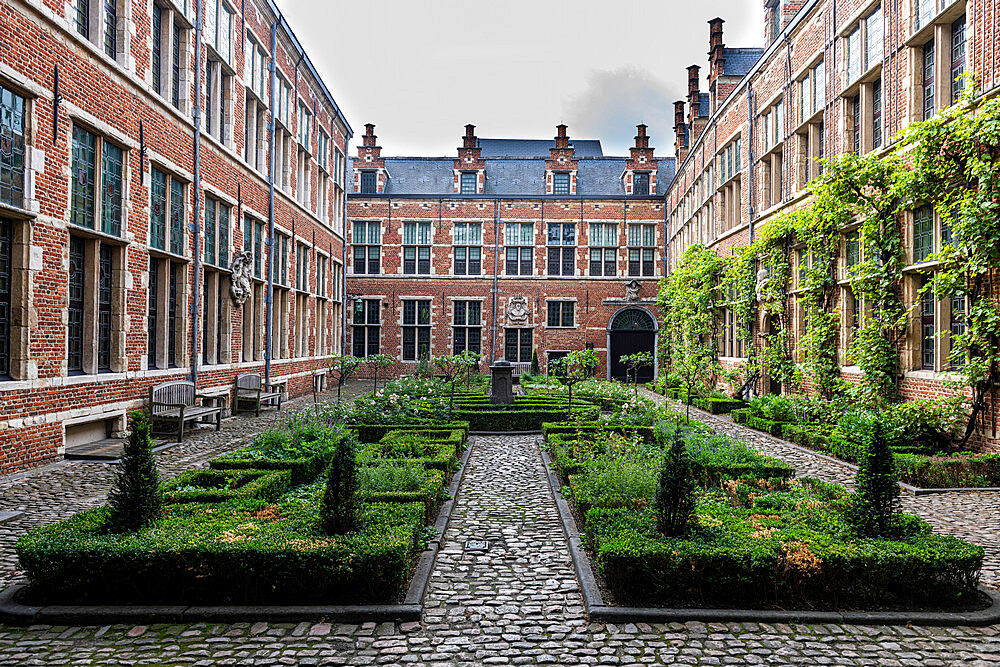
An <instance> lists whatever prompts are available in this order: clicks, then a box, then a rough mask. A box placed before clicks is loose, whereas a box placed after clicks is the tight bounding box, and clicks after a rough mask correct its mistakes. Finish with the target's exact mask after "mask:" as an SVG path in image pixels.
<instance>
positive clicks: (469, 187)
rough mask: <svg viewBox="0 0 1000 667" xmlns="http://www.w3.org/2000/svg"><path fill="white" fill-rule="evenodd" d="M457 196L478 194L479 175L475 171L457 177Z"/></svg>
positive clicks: (464, 172) (462, 173) (465, 172)
mask: <svg viewBox="0 0 1000 667" xmlns="http://www.w3.org/2000/svg"><path fill="white" fill-rule="evenodd" d="M458 187H459V190H458V191H459V194H463V195H475V194H479V174H478V173H477V172H475V171H463V172H461V175H460V176H459V186H458Z"/></svg>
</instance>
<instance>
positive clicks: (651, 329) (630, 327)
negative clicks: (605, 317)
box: [608, 307, 657, 382]
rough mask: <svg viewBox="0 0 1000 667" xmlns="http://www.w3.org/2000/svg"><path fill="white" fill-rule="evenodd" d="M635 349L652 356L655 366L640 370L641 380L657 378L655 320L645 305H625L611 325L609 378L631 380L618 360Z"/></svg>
mask: <svg viewBox="0 0 1000 667" xmlns="http://www.w3.org/2000/svg"><path fill="white" fill-rule="evenodd" d="M636 352H649V353H650V354H652V355H653V359H654V362H653V365H652V366H647V367H645V368H640V369H639V382H651V381H652V380H653V378H654V377H656V361H655V359H656V358H657V353H656V319H655V318H654V317H653V314H652V313H650V312H649V311H648V310H646V309H645V308H637V307H631V308H623V309H622V310H619V311H618V312H617V313H615V314H614V317H612V318H611V323H610V324H609V326H608V379H609V380H610V379H614V380H623V381H627V380H630V379H631V378H629V377H628V368H626V366H625V364H623V363H622V362H621V361H619V359H621V358H622V357H623V356H624V355H626V354H634V353H636Z"/></svg>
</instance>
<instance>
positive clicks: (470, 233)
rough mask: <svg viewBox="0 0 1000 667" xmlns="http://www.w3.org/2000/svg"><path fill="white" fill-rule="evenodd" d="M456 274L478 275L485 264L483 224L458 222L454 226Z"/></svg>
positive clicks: (453, 240) (453, 247)
mask: <svg viewBox="0 0 1000 667" xmlns="http://www.w3.org/2000/svg"><path fill="white" fill-rule="evenodd" d="M452 234H453V239H452V243H453V245H452V253H453V255H454V261H455V275H456V276H478V275H479V274H480V273H481V272H482V266H483V248H482V243H483V224H482V223H481V222H456V223H455V224H454V227H453V228H452Z"/></svg>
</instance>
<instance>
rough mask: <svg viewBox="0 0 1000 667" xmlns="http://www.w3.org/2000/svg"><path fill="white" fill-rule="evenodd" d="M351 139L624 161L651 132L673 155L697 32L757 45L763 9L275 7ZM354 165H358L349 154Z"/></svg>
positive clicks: (745, 0) (403, 1)
mask: <svg viewBox="0 0 1000 667" xmlns="http://www.w3.org/2000/svg"><path fill="white" fill-rule="evenodd" d="M277 2H278V5H279V6H280V7H281V10H282V12H284V14H285V16H286V18H287V19H288V22H289V23H290V24H291V26H292V29H293V30H294V31H295V33H296V35H297V36H298V37H299V39H300V41H301V42H302V43H303V46H304V47H305V49H306V52H307V53H308V54H309V57H310V58H311V59H312V61H313V63H314V64H315V65H316V67H317V69H318V70H319V72H320V75H321V76H322V77H323V80H324V81H325V82H326V84H327V86H328V87H329V88H330V90H331V92H332V93H333V95H334V98H335V99H336V100H337V103H338V104H339V105H340V107H341V109H342V110H343V112H344V114H345V115H346V116H347V119H348V121H349V122H350V123H351V126H352V127H353V129H354V132H355V135H356V136H355V142H354V143H355V144H356V143H357V142H358V141H360V139H359V137H360V135H361V134H363V133H364V124H365V123H369V122H370V123H375V125H376V128H375V133H376V134H377V135H378V137H379V145H381V146H382V147H383V149H384V153H385V154H386V155H454V154H455V148H456V147H457V146H459V145H460V143H461V136H462V133H463V131H464V126H465V124H466V123H473V124H475V125H476V126H477V127H476V134H477V135H478V136H480V137H491V138H497V137H502V138H514V137H516V138H541V139H546V138H551V137H552V136H554V135H555V126H556V125H557V124H559V123H561V122H562V123H566V124H567V125H568V126H569V134H570V137H576V138H578V139H600V140H601V142H602V144H603V147H604V154H605V155H625V154H627V150H628V147H629V146H631V145H632V137H633V136H634V135H635V125H636V124H638V123H640V122H642V123H646V124H647V125H649V132H650V135H651V136H652V142H651V144H652V145H653V146H655V147H656V148H657V149H658V152H657V154H659V155H672V154H673V148H672V145H673V129H672V128H673V101H674V100H677V99H680V98H681V97H683V96H684V95H686V91H687V72H686V70H685V68H686V67H687V66H688V65H691V64H698V65H701V66H702V67H703V69H702V90H706V89H707V83H706V82H705V80H704V77H705V75H707V69H706V68H705V66H706V63H707V59H708V57H707V52H708V23H707V21H708V20H709V19H711V18H713V17H715V16H721V17H722V18H724V19H725V20H726V24H725V36H724V39H725V42H726V45H727V46H733V47H737V46H760V45H761V44H762V42H763V37H762V32H763V4H764V3H763V0H493V1H491V2H487V1H485V0H377V1H370V0H350V1H347V0H277ZM351 155H356V150H355V149H354V144H352V147H351Z"/></svg>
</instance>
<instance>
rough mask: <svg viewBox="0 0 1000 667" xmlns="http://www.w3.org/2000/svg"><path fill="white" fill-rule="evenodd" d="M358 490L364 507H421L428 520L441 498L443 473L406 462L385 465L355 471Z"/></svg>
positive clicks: (390, 462) (364, 467)
mask: <svg viewBox="0 0 1000 667" xmlns="http://www.w3.org/2000/svg"><path fill="white" fill-rule="evenodd" d="M358 487H359V488H360V490H361V491H360V494H361V499H362V500H363V501H364V502H366V503H371V502H383V503H415V502H419V503H423V505H424V516H425V517H426V518H427V519H430V518H431V515H432V514H433V512H434V509H435V508H436V507H437V505H438V503H439V502H440V501H441V499H442V497H443V496H444V473H443V472H441V471H440V470H429V469H427V468H424V467H423V466H420V465H416V464H413V463H410V462H399V461H387V462H383V464H382V465H376V466H362V467H360V468H359V469H358Z"/></svg>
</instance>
